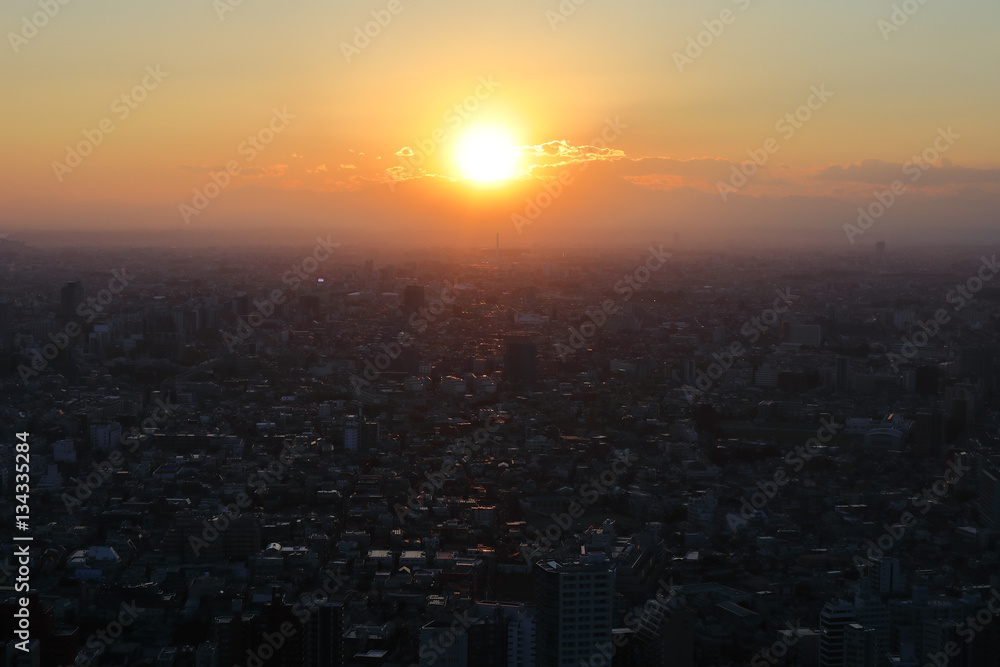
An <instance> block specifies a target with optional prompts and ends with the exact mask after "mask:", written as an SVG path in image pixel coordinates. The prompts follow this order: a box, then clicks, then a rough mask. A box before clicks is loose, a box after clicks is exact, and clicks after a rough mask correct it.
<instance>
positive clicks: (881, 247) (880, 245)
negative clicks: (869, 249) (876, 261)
mask: <svg viewBox="0 0 1000 667" xmlns="http://www.w3.org/2000/svg"><path fill="white" fill-rule="evenodd" d="M875 254H876V255H878V256H880V257H881V256H882V255H884V254H885V241H878V242H876V243H875Z"/></svg>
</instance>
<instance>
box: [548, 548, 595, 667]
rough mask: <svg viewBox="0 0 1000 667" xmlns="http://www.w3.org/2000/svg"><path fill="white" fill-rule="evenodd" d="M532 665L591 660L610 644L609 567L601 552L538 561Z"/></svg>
mask: <svg viewBox="0 0 1000 667" xmlns="http://www.w3.org/2000/svg"><path fill="white" fill-rule="evenodd" d="M536 567H537V570H536V572H537V577H538V586H537V590H538V596H539V598H538V621H537V622H538V640H537V644H536V645H537V647H538V650H537V655H536V664H537V665H538V667H578V666H579V665H580V664H591V660H592V659H594V658H595V656H603V655H604V652H607V651H608V649H609V648H610V647H611V645H612V644H611V614H612V600H613V597H614V592H615V572H614V570H613V569H612V568H611V566H610V565H609V563H608V561H607V557H606V556H605V555H604V553H603V552H599V553H595V554H588V555H582V556H581V557H580V558H579V560H562V561H542V562H540V563H538V565H537V566H536Z"/></svg>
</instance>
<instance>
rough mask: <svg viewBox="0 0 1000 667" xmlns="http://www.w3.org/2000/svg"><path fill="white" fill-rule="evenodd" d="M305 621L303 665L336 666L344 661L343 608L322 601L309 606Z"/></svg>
mask: <svg viewBox="0 0 1000 667" xmlns="http://www.w3.org/2000/svg"><path fill="white" fill-rule="evenodd" d="M309 611H310V614H309V620H308V621H307V623H306V637H305V661H304V663H303V665H304V666H305V667H336V666H337V665H342V664H343V662H344V655H343V652H344V650H343V641H344V639H343V638H344V621H345V617H344V608H343V605H342V604H341V603H339V602H331V601H323V602H318V603H316V605H315V606H312V607H309Z"/></svg>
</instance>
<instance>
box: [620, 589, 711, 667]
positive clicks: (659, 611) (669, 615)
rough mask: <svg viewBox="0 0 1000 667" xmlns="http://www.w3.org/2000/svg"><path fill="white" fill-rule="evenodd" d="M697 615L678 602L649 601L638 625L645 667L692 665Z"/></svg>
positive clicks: (683, 666) (640, 653) (642, 663)
mask: <svg viewBox="0 0 1000 667" xmlns="http://www.w3.org/2000/svg"><path fill="white" fill-rule="evenodd" d="M695 618H696V615H695V613H694V612H693V611H692V610H690V609H685V608H684V607H683V606H682V605H681V604H678V603H677V601H676V600H675V601H673V602H672V601H666V602H664V601H661V600H656V599H654V600H648V601H647V602H646V603H645V604H644V605H643V607H642V615H641V616H640V617H639V622H638V625H637V627H636V637H635V640H636V643H637V645H638V649H639V650H638V653H639V659H640V663H639V664H641V665H643V666H644V667H668V666H669V667H692V666H693V665H694V635H695V633H694V622H695Z"/></svg>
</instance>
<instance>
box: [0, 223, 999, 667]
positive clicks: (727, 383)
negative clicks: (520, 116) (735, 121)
mask: <svg viewBox="0 0 1000 667" xmlns="http://www.w3.org/2000/svg"><path fill="white" fill-rule="evenodd" d="M865 240H866V241H867V243H865V244H861V243H859V244H858V246H857V247H851V248H850V250H849V251H846V250H845V251H835V250H830V249H827V250H808V249H797V250H789V249H777V248H775V249H769V250H759V249H749V248H748V249H741V248H740V247H738V246H734V247H718V248H705V247H702V248H693V247H692V248H689V247H686V246H685V242H684V239H683V237H682V236H681V235H680V234H673V233H671V234H668V235H667V238H666V239H664V240H657V241H656V242H651V243H648V244H644V245H636V246H634V247H629V248H610V247H609V248H607V249H603V250H596V249H587V248H578V247H567V248H556V247H551V248H532V249H528V248H527V247H520V248H517V247H510V246H508V245H507V243H508V241H507V239H506V238H504V237H503V235H501V236H499V237H497V238H495V239H494V238H493V237H490V238H489V239H485V238H484V242H483V245H482V246H481V247H478V248H466V249H449V250H433V249H428V250H423V251H416V250H414V251H408V252H405V253H404V252H398V253H395V252H388V251H386V250H384V249H379V248H377V247H372V248H367V247H362V246H357V245H351V244H349V243H344V244H341V243H340V242H338V239H337V238H335V237H333V236H328V235H326V234H323V235H320V236H317V237H316V238H315V240H314V241H312V242H310V243H309V244H307V245H303V246H300V247H292V246H271V247H252V246H247V247H223V246H218V247H192V248H178V247H174V248H165V247H124V246H118V247H115V246H107V247H100V248H87V249H81V248H75V247H43V246H38V245H34V244H32V243H30V242H27V243H26V242H24V241H19V240H17V237H16V236H12V237H10V238H4V239H3V241H2V242H0V271H2V273H3V275H4V282H3V284H2V286H0V364H2V368H3V370H4V375H3V379H2V381H0V414H2V420H0V421H2V422H3V423H4V424H5V426H6V431H5V433H4V435H3V439H2V445H0V448H2V452H0V484H2V487H3V494H4V498H5V501H4V503H3V504H2V508H3V509H2V514H3V516H2V521H3V525H4V526H5V527H6V526H14V525H19V524H15V520H16V521H18V522H20V521H21V518H22V516H23V517H24V519H25V521H26V525H27V522H28V521H29V520H30V534H31V542H30V545H31V547H30V556H27V557H26V556H23V554H25V553H26V551H25V550H24V547H23V546H22V543H20V542H17V541H14V540H17V538H16V537H15V538H14V540H5V542H4V545H3V547H2V548H3V551H2V558H0V587H2V588H0V593H2V598H0V607H2V608H3V613H2V614H0V624H2V625H0V637H3V638H8V639H4V640H3V641H4V652H3V654H2V658H3V665H5V666H7V665H9V666H11V667H13V666H14V665H32V666H38V667H49V666H52V667H63V666H69V665H77V666H78V667H119V666H121V667H128V666H131V665H153V666H154V667H232V666H236V667H263V666H265V665H267V666H271V665H273V666H281V667H299V666H310V667H311V666H317V667H319V666H331V665H346V666H352V667H353V666H357V667H362V666H386V667H394V666H404V665H420V666H421V667H430V666H434V665H438V666H440V667H452V666H454V667H459V666H464V665H473V666H479V665H487V666H494V665H495V666H498V667H499V666H504V667H534V666H535V665H537V666H538V667H546V666H549V665H560V666H562V665H575V666H593V667H596V666H601V665H615V666H618V665H648V666H651V667H652V666H659V665H662V666H668V665H669V666H672V667H685V666H695V665H698V666H702V665H711V666H715V667H737V666H740V667H742V666H747V665H749V666H751V667H760V666H762V665H784V666H803V667H805V666H817V667H833V666H837V667H841V666H845V667H851V666H857V667H869V666H870V667H883V666H893V667H923V666H924V665H937V666H940V665H963V666H969V667H978V666H986V665H996V664H997V662H996V660H997V657H996V656H997V655H1000V623H994V622H993V621H994V616H995V614H996V612H997V607H996V606H995V604H996V599H997V597H998V594H997V593H996V590H997V586H998V585H1000V581H998V574H997V572H998V569H997V565H998V557H1000V552H998V535H1000V472H998V464H1000V450H998V447H1000V411H998V409H997V392H998V385H997V381H998V370H1000V366H998V359H1000V340H998V333H1000V282H998V283H994V282H993V278H994V277H995V276H996V274H997V271H998V270H1000V265H998V264H997V262H996V255H995V254H994V252H995V251H994V248H988V247H985V246H983V247H967V248H963V247H946V246H943V245H942V246H940V247H937V248H933V247H924V248H898V247H894V246H892V245H888V246H887V244H886V243H885V242H882V241H875V240H874V239H865ZM14 434H24V436H23V437H21V436H18V437H17V438H15V436H14ZM22 452H24V453H25V454H24V457H23V458H18V454H19V453H22ZM28 452H30V454H28ZM22 461H23V462H24V463H26V464H27V465H21V462H22ZM29 489H30V503H28V504H27V505H26V506H22V505H24V503H21V501H20V500H18V501H16V502H14V501H12V502H8V501H7V500H6V499H16V498H18V497H20V496H21V495H22V493H24V492H26V491H28V490H29ZM24 499H25V500H28V498H27V497H25V498H24ZM5 530H7V529H6V528H5ZM22 597H27V598H29V602H28V604H27V606H26V607H24V608H25V609H27V610H28V611H27V612H26V614H27V613H30V634H28V633H25V634H24V635H19V634H18V632H19V628H23V627H25V625H24V624H22V625H19V623H20V621H19V615H20V614H21V612H20V611H19V609H20V606H19V603H18V601H17V600H18V598H22ZM19 641H27V642H29V643H30V648H31V651H30V652H29V653H27V656H29V657H27V658H25V657H23V652H21V651H19V649H18V648H17V644H18V642H19ZM26 660H27V661H26Z"/></svg>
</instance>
